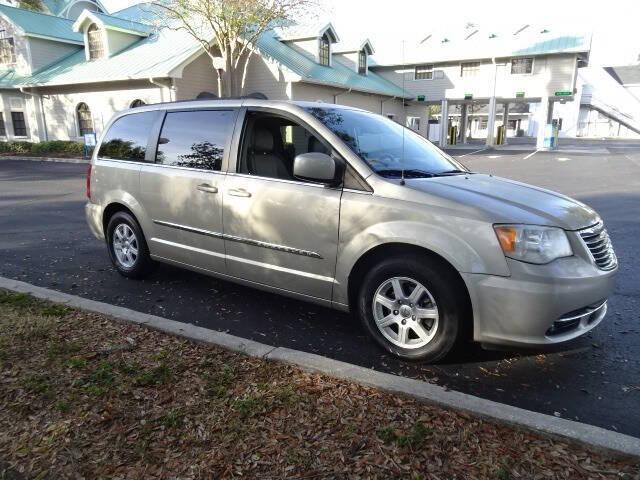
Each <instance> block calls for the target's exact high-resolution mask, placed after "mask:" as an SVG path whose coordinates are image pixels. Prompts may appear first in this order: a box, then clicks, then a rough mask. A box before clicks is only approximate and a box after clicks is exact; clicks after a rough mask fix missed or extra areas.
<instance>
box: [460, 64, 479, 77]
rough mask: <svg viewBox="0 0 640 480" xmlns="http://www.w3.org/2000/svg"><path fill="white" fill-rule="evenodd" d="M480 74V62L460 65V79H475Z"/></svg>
mask: <svg viewBox="0 0 640 480" xmlns="http://www.w3.org/2000/svg"><path fill="white" fill-rule="evenodd" d="M479 72H480V62H468V63H461V64H460V76H461V77H475V76H476V75H478V73H479Z"/></svg>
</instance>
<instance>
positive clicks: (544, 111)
mask: <svg viewBox="0 0 640 480" xmlns="http://www.w3.org/2000/svg"><path fill="white" fill-rule="evenodd" d="M536 123H537V125H538V134H537V136H536V148H537V149H538V150H541V149H543V148H544V131H545V129H546V126H547V123H550V122H549V97H542V99H541V100H540V106H539V107H538V109H537V110H536Z"/></svg>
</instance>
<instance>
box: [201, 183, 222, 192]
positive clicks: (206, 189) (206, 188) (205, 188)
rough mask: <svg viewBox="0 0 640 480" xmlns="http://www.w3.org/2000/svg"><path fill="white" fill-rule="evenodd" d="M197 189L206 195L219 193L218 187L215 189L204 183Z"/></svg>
mask: <svg viewBox="0 0 640 480" xmlns="http://www.w3.org/2000/svg"><path fill="white" fill-rule="evenodd" d="M196 188H197V189H198V190H200V191H201V192H205V193H218V187H214V186H212V185H209V184H207V183H203V184H202V185H198V186H197V187H196Z"/></svg>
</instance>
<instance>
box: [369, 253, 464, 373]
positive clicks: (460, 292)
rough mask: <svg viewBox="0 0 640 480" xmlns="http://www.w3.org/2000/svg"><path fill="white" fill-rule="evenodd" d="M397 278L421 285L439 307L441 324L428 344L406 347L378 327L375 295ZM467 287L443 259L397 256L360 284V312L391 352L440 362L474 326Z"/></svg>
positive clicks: (371, 332) (406, 358)
mask: <svg viewBox="0 0 640 480" xmlns="http://www.w3.org/2000/svg"><path fill="white" fill-rule="evenodd" d="M394 277H406V278H410V279H413V280H416V281H418V282H420V283H421V284H422V285H423V286H424V287H425V288H426V289H427V290H428V294H430V295H431V297H432V298H433V301H435V304H436V305H437V311H438V325H437V328H436V329H435V334H433V337H432V338H431V339H430V341H428V343H426V345H422V346H418V347H415V348H403V347H401V346H399V345H396V344H394V343H392V341H390V340H389V339H387V338H386V337H385V336H384V335H383V333H382V331H381V329H380V328H378V325H377V324H376V321H375V317H374V311H373V310H374V306H373V299H374V295H375V293H376V291H377V290H378V288H379V287H381V285H383V284H384V283H385V282H386V281H388V280H390V279H392V278H394ZM409 285H410V283H409ZM464 288H465V287H464V284H463V283H462V281H461V280H460V279H459V277H458V276H457V274H456V272H455V271H454V270H453V269H452V267H451V266H449V265H448V264H446V263H444V262H443V261H441V260H439V259H435V258H431V257H429V256H427V255H402V256H396V257H394V258H389V259H386V260H382V261H380V262H379V263H377V264H375V265H374V266H373V267H372V268H371V269H370V270H369V271H368V272H367V274H366V275H365V277H364V279H363V281H362V283H361V285H360V290H359V295H358V304H357V305H358V308H357V312H358V316H359V317H360V320H361V321H362V324H363V325H364V327H365V329H366V330H367V332H368V333H369V334H370V335H371V337H373V339H374V340H375V341H376V342H377V343H378V345H380V346H381V347H382V348H383V349H384V350H386V351H387V352H390V353H392V354H393V355H395V356H397V357H399V358H402V359H404V360H414V361H421V362H429V363H433V362H438V361H440V360H442V359H444V358H445V357H446V356H447V355H448V354H449V353H451V352H452V351H453V349H454V347H455V346H456V345H457V344H458V343H459V342H460V341H461V340H462V338H463V337H464V336H465V332H467V331H468V326H469V325H470V324H471V321H472V319H471V313H470V312H471V309H470V305H469V300H468V297H467V295H466V291H465V290H464ZM423 298H428V297H423ZM428 301H429V300H427V302H428ZM428 305H431V304H430V303H429V304H428ZM385 312H386V310H385ZM390 313H391V312H389V314H390ZM385 314H386V313H385ZM397 318H401V317H397ZM411 318H412V317H409V318H407V321H408V322H411ZM403 322H404V320H403ZM403 324H404V323H403ZM392 328H397V326H394V327H392ZM414 337H415V334H414ZM414 341H419V339H416V340H414Z"/></svg>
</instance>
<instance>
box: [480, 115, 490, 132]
mask: <svg viewBox="0 0 640 480" xmlns="http://www.w3.org/2000/svg"><path fill="white" fill-rule="evenodd" d="M488 126H489V120H488V119H486V118H481V119H480V130H486V129H487V128H488Z"/></svg>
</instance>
